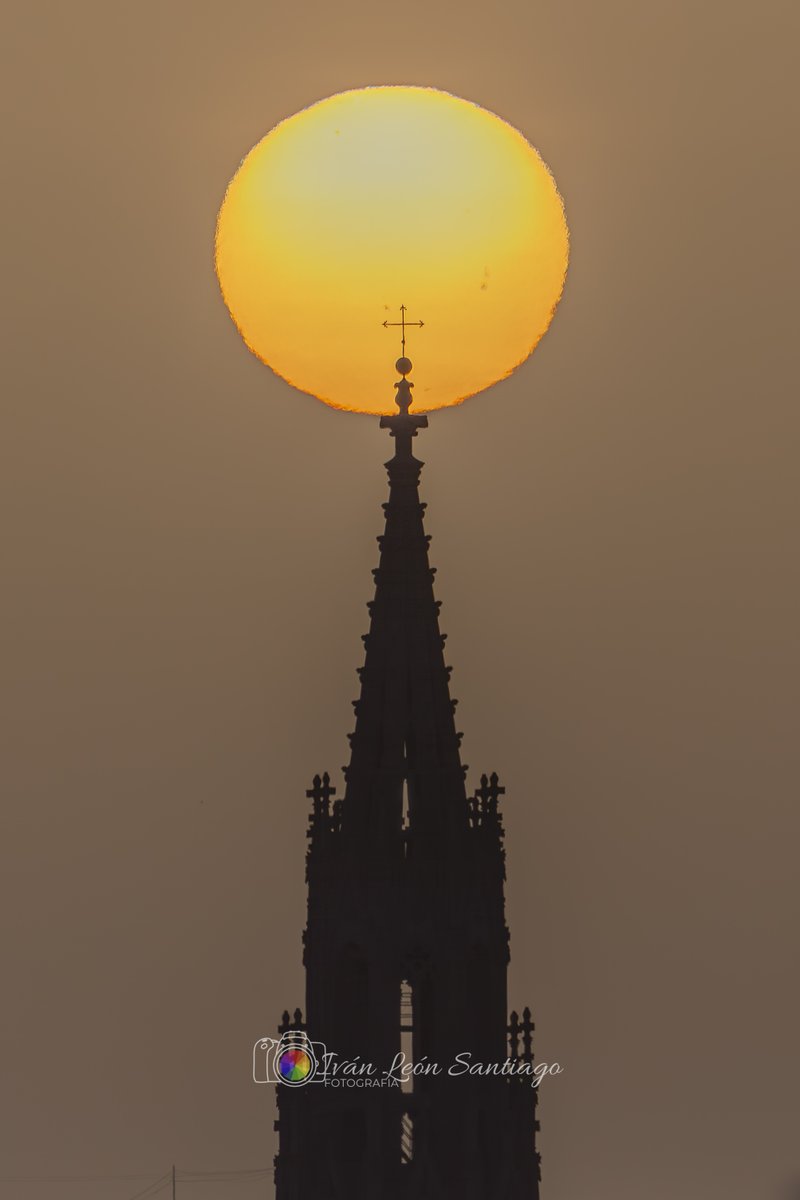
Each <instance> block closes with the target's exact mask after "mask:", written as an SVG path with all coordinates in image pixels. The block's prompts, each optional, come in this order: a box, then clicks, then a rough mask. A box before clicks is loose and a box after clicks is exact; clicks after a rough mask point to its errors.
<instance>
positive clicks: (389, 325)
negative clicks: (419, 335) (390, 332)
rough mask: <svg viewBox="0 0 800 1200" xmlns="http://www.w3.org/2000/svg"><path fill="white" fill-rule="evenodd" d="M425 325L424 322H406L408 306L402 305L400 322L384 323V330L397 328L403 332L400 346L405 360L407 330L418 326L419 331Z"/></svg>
mask: <svg viewBox="0 0 800 1200" xmlns="http://www.w3.org/2000/svg"><path fill="white" fill-rule="evenodd" d="M424 324H425V322H424V321H407V320H406V306H405V304H401V305H400V320H399V321H384V322H383V328H384V329H391V328H392V327H396V328H397V329H400V330H402V337H401V339H400V344H401V346H402V347H403V352H402V356H403V358H405V356H406V328H407V327H408V326H409V325H416V326H418V328H419V329H422V327H423V325H424Z"/></svg>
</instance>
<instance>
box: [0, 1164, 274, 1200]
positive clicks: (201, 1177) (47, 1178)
mask: <svg viewBox="0 0 800 1200" xmlns="http://www.w3.org/2000/svg"><path fill="white" fill-rule="evenodd" d="M274 1170H275V1168H274V1167H243V1168H234V1169H230V1170H229V1169H227V1168H224V1167H223V1168H218V1169H217V1170H211V1171H198V1170H189V1171H178V1170H175V1179H176V1181H177V1182H178V1183H226V1182H229V1181H230V1182H235V1181H236V1180H237V1179H240V1180H242V1182H245V1181H246V1180H248V1179H257V1178H258V1177H259V1176H261V1175H271V1174H273V1172H274ZM172 1176H173V1168H170V1170H168V1171H165V1172H164V1173H163V1175H159V1176H158V1178H157V1179H153V1177H152V1172H149V1171H148V1172H144V1171H139V1172H129V1173H127V1174H124V1175H0V1183H118V1182H119V1183H121V1182H126V1181H130V1180H134V1179H150V1180H151V1182H150V1183H149V1184H148V1185H147V1187H145V1188H142V1190H141V1191H139V1192H136V1193H135V1195H133V1196H129V1197H128V1198H127V1200H143V1197H145V1196H150V1195H153V1196H155V1195H157V1194H158V1192H160V1191H161V1190H162V1189H163V1188H165V1187H167V1186H168V1185H169V1184H170V1183H171V1182H172Z"/></svg>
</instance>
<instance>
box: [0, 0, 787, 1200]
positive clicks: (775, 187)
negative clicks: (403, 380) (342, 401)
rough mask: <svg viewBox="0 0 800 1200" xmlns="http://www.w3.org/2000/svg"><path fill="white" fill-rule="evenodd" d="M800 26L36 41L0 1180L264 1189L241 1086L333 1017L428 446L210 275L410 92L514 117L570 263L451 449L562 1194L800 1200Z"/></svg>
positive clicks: (443, 440) (29, 70)
mask: <svg viewBox="0 0 800 1200" xmlns="http://www.w3.org/2000/svg"><path fill="white" fill-rule="evenodd" d="M798 24H800V22H799V21H798V9H797V5H796V4H795V3H789V2H786V3H781V2H779V0H761V2H759V3H732V2H727V3H721V2H717V0H714V2H706V3H702V4H699V3H688V2H686V0H670V2H669V3H665V2H661V0H658V2H649V3H645V2H640V3H633V2H631V0H628V2H623V0H609V2H606V3H603V4H600V3H595V2H593V0H582V2H573V3H569V2H566V3H563V2H556V0H551V2H549V3H545V4H536V3H531V2H530V0H525V2H522V0H520V2H518V3H508V2H506V0H500V2H499V3H492V4H476V3H474V2H473V0H467V2H466V3H461V4H460V5H456V4H455V3H454V2H451V3H442V0H424V3H422V2H420V0H404V3H403V5H402V7H398V6H397V5H391V4H380V3H376V2H375V0H369V2H367V0H342V2H341V3H336V4H331V3H322V2H321V0H310V2H309V3H306V4H304V5H300V4H281V5H277V4H276V5H266V4H256V3H252V2H246V0H238V2H233V3H228V4H225V5H223V4H210V3H207V2H205V0H204V2H202V3H201V2H194V3H189V2H188V0H162V2H160V3H156V2H155V0H140V2H139V3H137V4H127V3H126V4H121V3H111V4H109V3H105V2H104V3H99V2H98V3H91V2H87V0H76V2H75V3H72V4H66V3H60V2H59V3H56V2H51V3H23V2H22V0H16V2H15V3H12V4H10V5H8V6H7V7H6V16H5V19H4V41H5V43H6V45H5V49H4V55H5V59H6V61H5V63H4V65H3V67H2V70H1V71H0V83H1V86H2V87H3V90H4V91H5V92H6V93H7V95H6V97H5V103H4V108H5V110H6V112H10V113H11V114H12V117H13V120H12V122H11V124H10V127H9V128H8V130H7V133H6V136H7V138H8V141H7V145H6V148H5V150H4V152H3V166H4V177H5V184H4V188H3V193H2V197H3V204H4V206H5V216H4V219H3V230H4V236H3V257H4V261H5V266H4V268H3V299H4V309H5V312H4V316H3V320H2V334H3V341H4V350H3V374H4V377H5V378H4V384H5V386H4V405H3V410H4V411H3V419H2V429H3V459H4V463H3V466H2V471H1V472H0V485H1V486H2V491H3V503H2V521H3V526H4V536H3V562H4V582H3V590H2V596H3V599H2V605H3V621H2V633H3V640H4V643H5V645H4V649H3V654H2V658H3V663H4V669H3V677H4V686H3V692H4V696H3V703H4V712H3V715H2V737H3V741H4V743H5V746H4V750H3V777H4V778H3V785H2V789H3V807H2V821H3V831H2V840H1V841H0V856H1V861H0V879H1V880H2V893H3V895H2V901H1V903H0V924H2V958H1V959H0V962H2V968H3V980H4V982H3V989H2V991H3V1020H2V1025H1V1028H2V1043H3V1044H2V1047H0V1061H2V1067H3V1070H2V1075H3V1084H2V1088H3V1095H2V1113H1V1114H0V1118H1V1119H0V1143H2V1144H1V1145H0V1175H2V1176H3V1177H6V1176H16V1175H47V1176H66V1175H81V1174H108V1175H124V1174H135V1173H138V1172H142V1173H145V1174H146V1173H148V1172H150V1173H151V1174H152V1175H153V1176H156V1175H158V1174H160V1173H161V1172H162V1171H163V1170H165V1169H166V1168H167V1167H168V1166H169V1164H171V1163H172V1162H173V1161H175V1162H176V1163H177V1164H178V1167H179V1168H183V1169H190V1168H197V1169H205V1168H216V1167H220V1166H221V1167H232V1168H245V1167H253V1166H258V1165H262V1164H263V1165H269V1163H270V1162H271V1156H272V1153H273V1150H274V1145H273V1134H272V1128H271V1121H272V1116H273V1114H272V1107H271V1106H272V1097H271V1095H269V1094H268V1090H267V1089H259V1088H256V1087H255V1086H254V1085H252V1084H251V1083H250V1082H249V1079H248V1055H249V1049H250V1046H251V1044H252V1042H253V1040H254V1038H255V1037H256V1036H257V1035H259V1034H262V1033H264V1032H269V1031H271V1030H272V1029H273V1027H274V1025H275V1022H276V1020H277V1019H278V1017H279V1014H280V1011H281V1010H282V1009H283V1008H284V1007H285V1006H292V1007H293V1006H294V1005H295V1004H296V1003H299V1002H301V1001H302V977H301V972H300V933H301V928H302V925H303V921H304V887H303V855H304V851H305V839H304V830H305V814H306V800H305V796H304V791H305V788H306V787H307V786H308V785H309V781H310V777H311V775H312V774H313V773H314V772H315V771H320V770H323V769H325V768H326V767H327V768H328V769H330V770H331V771H332V772H333V773H334V775H335V776H336V777H337V778H336V782H340V780H339V767H340V764H341V763H343V762H344V761H345V756H346V750H347V744H346V740H345V734H346V733H347V732H348V730H349V729H350V728H351V724H352V710H351V708H350V700H351V699H352V698H353V697H354V696H355V694H356V685H357V678H356V675H355V673H354V669H355V667H356V666H357V665H359V663H360V661H361V654H362V645H361V642H360V640H359V635H360V634H361V633H363V632H364V631H365V629H366V622H367V613H366V609H365V608H364V602H365V601H366V600H367V599H368V598H369V595H370V589H371V583H372V580H371V576H370V573H369V572H370V568H371V567H372V566H374V565H375V562H376V545H375V541H374V537H375V535H376V534H377V533H378V532H379V531H380V521H381V512H380V507H379V506H380V503H381V501H382V500H383V499H384V498H385V478H384V472H383V469H382V465H381V464H382V462H383V461H384V459H385V458H386V457H387V455H388V452H389V447H388V444H387V441H386V439H385V436H384V435H383V434H382V433H380V432H379V431H378V429H377V421H376V420H374V419H370V418H363V417H354V416H345V415H342V414H338V413H334V412H332V411H329V410H327V409H325V408H324V407H323V406H322V405H321V404H318V403H317V402H315V401H314V400H312V399H310V398H308V397H304V396H301V395H299V394H296V393H293V392H292V390H291V389H290V388H289V387H288V386H286V385H285V384H283V383H281V382H280V381H279V380H277V379H276V378H274V377H273V376H272V375H271V373H270V372H269V371H268V370H267V369H266V368H265V367H263V366H262V365H260V364H259V363H258V362H257V361H256V360H255V359H254V358H252V357H251V356H250V355H249V354H248V353H247V352H246V351H245V349H244V347H243V345H242V344H241V342H240V341H239V338H238V335H237V334H236V332H235V330H234V328H233V325H232V323H231V322H230V320H229V318H228V316H227V314H226V312H225V310H224V307H223V305H222V303H221V301H220V298H219V295H218V292H217V287H216V283H215V280H214V276H213V272H212V267H211V252H212V238H213V230H214V220H215V215H216V210H217V207H218V204H219V202H220V200H221V198H222V195H223V192H224V188H225V185H226V182H227V180H228V179H229V177H230V175H231V174H232V172H233V171H234V169H235V167H236V165H237V163H238V161H239V159H240V158H241V156H242V155H243V154H244V153H245V152H246V151H247V149H248V148H249V147H250V146H251V145H252V144H253V143H254V142H255V141H256V140H257V139H258V138H259V137H260V136H261V135H262V134H263V133H265V132H266V131H267V130H268V129H269V128H270V127H271V126H272V125H273V124H275V122H276V121H278V120H279V119H281V118H282V117H284V116H287V115H288V114H290V113H292V112H294V111H296V110H297V109H298V108H300V107H302V106H304V105H306V104H308V103H309V102H311V101H313V100H315V99H317V98H320V97H322V96H325V95H328V94H330V93H332V92H335V91H338V90H342V89H344V88H348V87H353V86H357V85H360V84H367V83H382V82H385V83H420V84H431V85H434V86H437V87H441V88H444V89H447V90H450V91H453V92H455V93H457V94H459V95H462V96H465V97H467V98H468V99H471V100H475V101H477V102H479V103H480V104H482V105H484V106H486V107H487V108H489V109H492V110H493V111H495V112H497V113H499V114H500V115H501V116H502V117H504V118H506V119H508V120H510V121H511V122H512V123H513V124H514V125H516V126H518V127H519V128H520V129H521V130H522V131H523V132H524V133H525V134H526V135H527V136H528V137H529V138H530V139H531V140H532V141H533V142H534V144H535V145H537V147H538V148H539V149H540V150H541V152H542V154H543V155H544V157H545V159H546V161H547V162H548V163H549V164H550V165H551V167H552V169H553V171H554V173H555V175H556V178H557V180H558V182H559V185H560V187H561V190H562V192H563V195H564V197H565V200H566V204H567V211H568V215H569V219H570V224H571V228H572V236H573V257H572V265H571V270H570V275H569V280H568V286H567V291H566V295H565V298H564V300H563V303H562V305H561V308H560V310H559V312H558V315H557V318H556V320H555V323H554V325H553V327H552V329H551V331H550V333H548V335H547V337H546V338H545V340H544V342H543V343H542V345H541V346H540V348H539V349H538V350H537V351H536V353H535V355H534V357H533V359H532V360H531V361H530V362H529V363H528V364H527V365H526V366H525V367H524V368H523V369H522V370H521V371H520V372H519V373H518V374H517V376H516V377H515V378H514V379H513V380H512V381H510V382H508V383H506V384H503V385H501V386H500V387H498V388H496V389H494V391H493V392H491V393H489V394H487V395H484V396H483V397H481V398H478V399H475V400H472V401H470V402H468V403H467V404H466V405H465V406H464V407H463V408H461V409H460V410H456V411H451V412H446V413H442V414H438V415H435V416H434V418H433V419H432V420H431V428H430V430H429V431H428V433H427V434H426V435H425V437H424V441H423V440H422V439H421V441H420V446H419V451H420V455H421V457H423V458H424V459H425V460H426V462H427V464H428V465H427V468H426V471H425V474H424V476H423V485H424V493H425V498H426V499H427V500H428V502H429V505H430V507H429V522H428V529H429V532H431V533H432V534H433V538H434V540H433V544H432V557H433V561H434V563H435V564H436V566H437V567H438V568H439V572H438V577H437V588H438V595H439V597H440V599H442V600H443V602H444V607H443V611H442V623H443V628H444V629H445V630H446V631H447V632H448V634H449V641H448V651H449V658H450V661H451V662H452V663H453V664H454V667H455V670H454V675H453V692H454V695H456V696H457V697H458V698H459V700H460V702H461V703H460V707H459V710H458V711H459V718H460V722H459V723H460V727H461V728H462V729H463V730H464V731H465V740H464V749H465V759H466V761H467V762H469V763H470V764H471V767H472V768H473V776H474V773H475V772H479V771H481V770H492V769H496V770H498V771H499V772H500V774H501V780H502V781H503V782H504V783H505V784H506V786H507V789H508V796H507V805H506V820H507V827H508V832H509V876H510V878H509V886H508V909H509V920H510V923H511V931H512V954H513V960H512V972H511V1000H512V1003H513V1004H514V1005H515V1006H520V1005H522V1004H525V1003H530V1004H531V1006H532V1008H533V1009H534V1015H535V1018H536V1021H537V1036H538V1051H539V1056H540V1057H541V1058H543V1059H546V1060H548V1061H552V1060H553V1059H557V1060H558V1061H559V1062H560V1063H561V1064H562V1065H563V1067H564V1073H563V1074H562V1075H561V1076H560V1077H559V1078H558V1079H556V1080H552V1081H550V1082H548V1083H546V1084H545V1085H543V1089H542V1104H541V1118H542V1125H543V1132H542V1138H541V1146H542V1151H543V1155H544V1188H543V1196H544V1197H546V1200H642V1198H643V1197H646V1198H647V1200H676V1198H677V1197H679V1196H680V1197H681V1200H723V1198H724V1200H755V1198H759V1200H761V1198H773V1197H774V1198H775V1200H788V1198H789V1196H790V1195H792V1194H793V1193H792V1188H793V1187H800V1153H798V1143H800V1138H799V1137H798V1126H799V1125H800V1122H799V1121H798V1111H797V1109H798V1100H797V1093H798V1085H797V1077H796V1073H797V1058H798V1056H797V1049H798V1034H797V1018H796V1014H797V1011H800V996H798V990H799V989H798V975H799V973H800V972H799V970H798V958H797V940H796V934H797V923H798V922H797V918H798V908H799V907H800V904H799V902H798V894H797V880H796V862H797V844H798V833H800V829H798V824H799V823H800V821H799V818H798V805H797V796H798V776H799V775H800V771H799V770H798V767H799V766H800V763H799V761H798V760H799V759H800V748H799V746H800V743H799V742H798V736H797V727H796V716H797V708H798V690H799V689H798V679H800V674H799V673H798V667H799V666H800V663H799V662H798V659H799V658H800V653H799V646H798V621H797V612H798V599H800V597H798V590H800V589H799V588H798V584H799V583H800V580H799V578H798V574H799V573H798V566H797V554H796V544H795V543H796V532H795V526H796V523H797V500H798V495H797V493H798V471H797V458H798V424H800V421H799V420H798V404H797V398H796V394H797V387H796V378H797V371H798V367H797V356H796V350H795V345H796V329H797V324H798V321H797V305H796V294H797V274H796V261H795V262H792V261H791V255H792V252H793V250H794V249H795V247H796V243H797V236H796V221H797V213H798V211H799V210H800V204H799V203H798V199H799V198H798V186H797V185H798V167H797V156H796V118H797V115H798V113H797V107H798V106H797V102H796V92H795V86H796V85H795V83H794V80H793V78H792V76H793V74H796V62H795V61H794V55H795V52H796V45H797V36H798V32H800V31H799V30H798ZM404 182H405V186H407V187H408V189H409V192H410V194H413V188H414V180H413V179H407V180H405V181H404ZM310 336H311V337H313V331H310ZM142 1186H144V1184H143V1182H141V1181H127V1182H126V1181H124V1180H122V1181H116V1182H109V1183H106V1184H102V1185H99V1184H95V1185H82V1186H80V1187H77V1186H73V1187H69V1186H67V1185H61V1184H56V1183H41V1184H25V1185H18V1184H10V1183H5V1182H2V1183H0V1195H2V1196H3V1197H6V1196H7V1197H9V1200H17V1198H19V1200H51V1198H52V1200H61V1198H62V1197H64V1198H65V1200H127V1197H128V1196H130V1195H132V1194H133V1193H134V1192H135V1191H137V1190H139V1188H140V1187H142ZM182 1190H183V1200H193V1197H194V1196H197V1200H223V1197H225V1200H228V1197H230V1198H231V1200H236V1197H241V1200H255V1197H256V1196H264V1195H265V1194H269V1189H266V1191H265V1185H264V1181H263V1180H262V1181H261V1182H259V1183H257V1184H247V1183H239V1184H237V1185H236V1186H235V1187H234V1186H233V1185H230V1186H223V1185H220V1186H218V1187H215V1186H214V1185H210V1184H207V1185H204V1186H201V1185H196V1186H191V1185H188V1184H186V1185H185V1186H184V1187H183V1188H182Z"/></svg>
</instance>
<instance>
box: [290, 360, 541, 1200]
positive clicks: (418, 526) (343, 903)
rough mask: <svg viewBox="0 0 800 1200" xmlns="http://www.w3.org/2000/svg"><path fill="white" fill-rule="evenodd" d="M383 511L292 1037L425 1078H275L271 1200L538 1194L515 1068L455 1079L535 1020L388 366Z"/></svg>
mask: <svg viewBox="0 0 800 1200" xmlns="http://www.w3.org/2000/svg"><path fill="white" fill-rule="evenodd" d="M397 367H398V371H399V372H400V373H401V375H402V379H401V380H400V382H398V383H397V384H395V387H396V388H397V404H398V407H399V409H400V412H399V413H398V414H397V415H396V416H391V417H382V418H381V422H380V423H381V427H382V428H386V429H388V430H389V431H390V433H391V436H392V437H393V438H394V457H393V458H392V459H391V460H390V461H389V462H388V463H387V464H386V467H387V470H388V473H389V501H388V503H387V504H385V505H384V506H383V507H384V510H385V514H386V527H385V532H384V534H383V536H382V537H381V538H379V539H378V540H379V543H380V565H379V567H378V569H377V570H376V571H374V572H373V574H374V576H375V585H376V586H375V598H374V599H373V600H372V601H371V603H370V604H369V606H368V607H369V610H370V614H371V621H370V629H369V633H368V634H367V635H366V636H365V638H364V642H365V645H366V658H365V662H364V666H363V667H362V668H361V669H360V671H359V674H360V677H361V696H360V698H359V699H358V700H357V701H356V702H355V704H354V707H355V711H356V724H355V732H354V733H352V734H351V735H350V744H351V757H350V765H349V766H348V767H347V769H346V772H345V777H346V787H345V791H344V797H343V798H341V799H337V800H336V801H335V802H332V799H331V798H332V797H333V795H334V794H335V793H334V789H333V788H332V787H331V786H330V784H329V779H328V776H327V775H325V776H323V777H322V779H320V777H319V776H317V777H316V778H315V780H314V787H313V788H312V789H311V791H309V793H308V795H309V797H310V798H311V799H312V802H313V808H312V812H311V819H310V825H309V830H308V837H309V848H308V856H307V881H308V925H307V928H306V932H305V934H304V939H303V940H304V963H305V968H306V1017H305V1021H303V1019H302V1015H301V1013H300V1011H299V1010H297V1011H296V1012H295V1017H294V1020H293V1021H292V1020H290V1018H289V1014H288V1013H286V1014H284V1022H283V1025H282V1026H281V1032H282V1033H285V1032H286V1031H288V1030H293V1029H294V1030H305V1031H307V1034H308V1036H309V1037H310V1038H312V1039H313V1040H315V1041H320V1042H323V1043H325V1045H326V1046H327V1048H328V1049H329V1050H330V1051H334V1052H335V1053H336V1054H337V1055H338V1056H339V1058H340V1059H342V1058H355V1057H356V1056H357V1055H358V1056H360V1058H361V1061H362V1062H371V1063H372V1064H375V1065H377V1066H378V1067H379V1068H380V1069H381V1070H384V1069H387V1068H388V1067H389V1066H390V1065H391V1063H392V1061H393V1060H394V1058H395V1055H396V1054H398V1053H399V1052H400V1051H401V1050H403V1051H404V1052H405V1053H406V1056H407V1060H408V1061H413V1062H414V1063H416V1064H423V1065H424V1064H425V1063H426V1062H427V1063H437V1064H439V1065H440V1066H442V1067H443V1071H442V1074H440V1075H421V1076H416V1077H415V1078H414V1079H413V1086H410V1087H409V1086H408V1085H406V1086H405V1087H404V1088H402V1089H401V1088H395V1087H372V1086H371V1087H361V1086H354V1087H349V1086H339V1087H333V1086H326V1085H324V1084H321V1083H309V1084H308V1085H307V1086H303V1087H293V1088H292V1087H286V1086H283V1085H282V1084H278V1088H277V1090H278V1106H279V1120H278V1122H277V1128H278V1130H279V1135H280V1141H279V1146H280V1149H279V1154H278V1155H277V1157H276V1160H275V1161H276V1189H277V1200H401V1198H408V1200H443V1198H449V1197H453V1198H454V1200H523V1198H524V1200H537V1197H538V1195H539V1184H538V1180H539V1155H538V1153H537V1151H536V1147H535V1130H536V1129H537V1128H538V1125H537V1122H536V1120H535V1104H536V1095H537V1093H536V1090H535V1089H534V1088H533V1087H532V1086H531V1077H530V1076H527V1077H526V1076H524V1075H523V1076H521V1077H520V1076H516V1077H515V1076H495V1077H485V1076H472V1077H471V1076H468V1075H461V1076H459V1077H452V1076H450V1075H448V1073H447V1068H448V1067H449V1066H450V1064H452V1063H454V1062H455V1060H456V1056H457V1055H464V1054H465V1053H469V1054H471V1056H472V1057H471V1061H472V1062H480V1063H484V1064H490V1063H498V1064H499V1063H503V1062H505V1061H506V1060H508V1059H509V1058H511V1059H516V1060H521V1061H524V1062H528V1063H530V1062H531V1061H532V1051H531V1031H532V1028H533V1027H532V1025H531V1022H530V1013H529V1012H528V1010H527V1009H526V1010H525V1013H524V1015H523V1019H522V1021H520V1020H519V1019H518V1018H517V1016H516V1014H513V1013H512V1014H511V1021H510V1022H509V1017H508V1009H507V1000H506V970H507V966H508V961H509V948H508V941H509V935H508V928H507V926H506V923H505V915H504V894H503V883H504V879H505V868H504V860H505V852H504V850H503V828H502V824H501V819H500V815H499V813H498V798H499V797H500V796H501V795H502V794H503V791H504V789H503V788H501V787H499V786H498V783H497V776H496V775H492V776H490V777H489V778H487V777H486V776H485V775H484V776H482V777H481V786H480V787H479V788H478V789H477V791H476V793H475V795H473V796H471V797H468V796H467V791H466V787H465V779H464V777H465V772H466V767H462V765H461V758H460V754H459V742H460V739H461V735H460V734H459V733H457V732H456V728H455V724H454V719H453V714H454V710H455V706H456V701H454V700H451V698H450V691H449V675H450V668H449V667H447V666H445V660H444V653H443V647H444V641H445V637H444V635H443V634H441V633H440V632H439V620H438V614H439V603H438V602H437V601H436V600H435V599H434V595H433V576H434V570H433V569H432V568H431V567H430V566H429V563H428V541H429V538H428V536H427V535H426V534H425V530H424V526H423V514H424V511H425V505H424V504H421V503H420V499H419V490H418V484H419V476H420V471H421V468H422V465H423V464H422V463H421V462H419V461H418V460H417V459H416V458H414V457H413V455H412V452H411V446H412V438H414V437H415V436H416V434H417V430H418V429H421V428H424V427H425V426H427V423H428V421H427V418H426V417H425V416H417V415H413V414H411V413H410V412H409V411H408V410H409V407H410V404H411V391H410V389H411V386H412V385H411V384H409V383H408V381H407V379H406V375H407V374H408V372H409V371H410V369H411V363H410V362H409V361H408V359H406V358H401V359H399V360H398V364H397Z"/></svg>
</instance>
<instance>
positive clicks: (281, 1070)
mask: <svg viewBox="0 0 800 1200" xmlns="http://www.w3.org/2000/svg"><path fill="white" fill-rule="evenodd" d="M313 1066H314V1064H313V1062H312V1060H311V1056H310V1055H309V1054H308V1053H307V1051H305V1050H301V1049H300V1048H299V1047H298V1046H291V1047H288V1048H287V1049H286V1050H284V1051H283V1053H282V1054H281V1056H280V1057H279V1059H278V1074H279V1075H280V1077H281V1079H282V1080H283V1082H284V1083H305V1081H306V1080H307V1079H308V1077H309V1075H310V1074H311V1072H312V1069H313Z"/></svg>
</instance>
